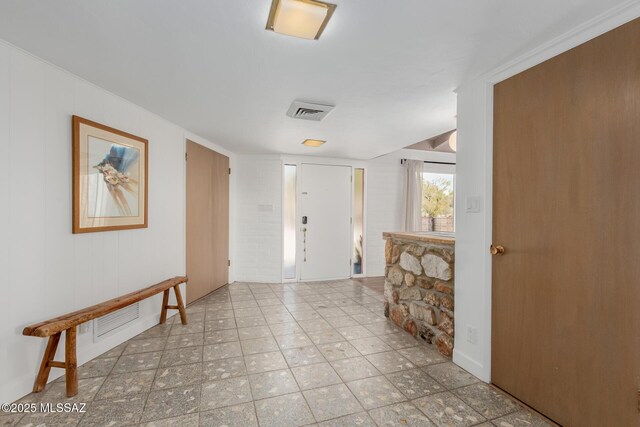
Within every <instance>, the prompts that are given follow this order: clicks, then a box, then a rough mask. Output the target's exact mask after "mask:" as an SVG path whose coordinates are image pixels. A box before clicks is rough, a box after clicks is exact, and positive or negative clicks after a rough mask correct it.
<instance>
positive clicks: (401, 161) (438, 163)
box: [400, 159, 456, 166]
mask: <svg viewBox="0 0 640 427" xmlns="http://www.w3.org/2000/svg"><path fill="white" fill-rule="evenodd" d="M406 161H407V159H400V164H401V165H404V162H406ZM424 163H431V164H433V165H452V166H455V165H456V164H455V163H449V162H429V161H427V160H425V161H424Z"/></svg>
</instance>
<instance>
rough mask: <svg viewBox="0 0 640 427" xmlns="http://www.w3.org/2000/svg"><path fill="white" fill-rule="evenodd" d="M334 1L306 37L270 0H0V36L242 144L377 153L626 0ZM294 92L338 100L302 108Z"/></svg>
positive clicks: (444, 118) (423, 132)
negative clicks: (269, 26)
mask: <svg viewBox="0 0 640 427" xmlns="http://www.w3.org/2000/svg"><path fill="white" fill-rule="evenodd" d="M334 2H335V3H337V4H338V8H337V9H336V12H335V14H334V16H333V18H332V19H331V21H330V22H329V25H328V26H327V28H326V30H325V32H324V34H323V35H322V38H321V39H320V40H319V41H310V40H302V39H296V38H292V37H287V36H283V35H279V34H276V33H273V32H269V31H265V30H264V27H265V24H266V20H267V15H268V13H269V7H270V3H271V0H226V1H223V0H55V1H52V0H2V1H1V2H0V38H2V39H5V40H7V41H9V42H10V43H13V44H15V45H17V46H19V47H21V48H23V49H25V50H27V51H29V52H32V53H34V54H35V55H37V56H40V57H42V58H44V59H46V60H48V61H50V62H52V63H54V64H56V65H58V66H60V67H62V68H65V69H67V70H69V71H71V72H73V73H75V74H77V75H79V76H81V77H83V78H85V79H86V80H88V81H91V82H93V83H95V84H97V85H99V86H101V87H103V88H105V89H107V90H110V91H111V92H114V93H116V94H118V95H120V96H122V97H124V98H126V99H129V100H131V101H133V102H135V103H136V104H138V105H141V106H142V107H144V108H146V109H148V110H150V111H152V112H154V113H156V114H158V115H160V116H162V117H165V118H167V119H169V120H171V121H173V122H174V123H177V124H179V125H181V126H183V127H185V128H186V129H189V130H190V131H191V132H193V133H196V134H198V135H201V136H203V137H206V138H208V139H210V140H211V141H213V142H215V143H218V144H220V145H222V146H224V147H226V148H228V149H229V150H232V151H234V152H238V153H289V154H317V155H322V156H336V157H351V158H361V159H368V158H372V157H375V156H378V155H381V154H385V153H388V152H390V151H393V150H396V149H399V148H402V147H406V146H408V145H410V144H413V143H415V142H418V141H421V140H424V139H426V138H429V137H432V136H435V135H438V134H441V133H443V132H445V131H448V130H450V129H453V128H454V127H455V125H456V120H455V115H456V97H455V93H454V90H455V88H456V87H457V86H459V85H460V84H461V83H462V82H464V81H466V80H468V79H470V78H472V77H474V76H477V75H478V74H481V73H482V72H484V71H487V70H489V69H491V68H493V67H494V66H496V65H498V64H499V63H501V62H503V61H505V60H507V59H509V58H512V57H515V56H517V55H518V54H521V53H523V52H525V51H527V50H529V49H531V48H532V47H534V46H536V45H538V44H540V43H542V42H544V41H546V40H549V39H552V38H554V37H556V36H558V35H560V34H562V33H563V32H565V31H567V30H569V29H570V28H572V27H575V26H577V25H579V24H581V23H583V22H585V21H587V20H589V19H591V18H593V17H594V16H596V15H598V14H600V13H602V12H604V11H606V10H608V9H610V8H612V7H614V6H616V5H618V4H620V3H623V1H620V0H535V1H528V0H453V1H451V0H449V1H447V0H395V1H390V0H335V1H334ZM294 99H300V100H305V101H316V102H321V103H328V104H335V105H336V108H335V110H334V111H333V112H332V113H331V114H329V116H327V118H325V119H324V120H323V121H322V122H310V121H301V120H294V119H291V118H289V117H287V116H286V115H285V113H286V111H287V108H288V107H289V105H290V103H291V101H293V100H294ZM307 138H313V139H324V140H327V141H328V142H327V144H325V145H324V146H323V147H321V148H317V149H313V148H307V147H303V146H302V145H301V142H302V141H303V140H304V139H307Z"/></svg>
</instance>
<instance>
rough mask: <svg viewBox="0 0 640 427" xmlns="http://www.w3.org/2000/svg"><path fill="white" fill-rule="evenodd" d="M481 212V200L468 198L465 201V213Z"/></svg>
mask: <svg viewBox="0 0 640 427" xmlns="http://www.w3.org/2000/svg"><path fill="white" fill-rule="evenodd" d="M481 211H482V198H481V197H479V196H469V197H467V199H466V201H465V212H467V213H480V212H481Z"/></svg>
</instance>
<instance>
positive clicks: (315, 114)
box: [287, 101, 334, 122]
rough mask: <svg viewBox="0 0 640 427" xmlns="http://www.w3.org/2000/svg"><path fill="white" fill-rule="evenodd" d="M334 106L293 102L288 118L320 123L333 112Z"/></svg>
mask: <svg viewBox="0 0 640 427" xmlns="http://www.w3.org/2000/svg"><path fill="white" fill-rule="evenodd" d="M333 107H334V106H333V105H323V104H313V103H311V102H302V101H293V102H292V103H291V107H289V110H288V111H287V116H289V117H292V118H294V119H302V120H313V121H316V122H319V121H320V120H322V119H324V118H325V116H326V115H327V114H329V113H330V112H331V110H333Z"/></svg>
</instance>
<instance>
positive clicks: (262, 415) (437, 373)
mask: <svg viewBox="0 0 640 427" xmlns="http://www.w3.org/2000/svg"><path fill="white" fill-rule="evenodd" d="M187 311H188V315H189V324H188V325H186V326H183V325H181V324H180V322H179V320H176V317H177V316H174V317H172V318H171V319H169V320H168V323H167V324H166V325H158V326H156V327H153V328H151V329H149V330H147V331H146V332H144V333H142V334H140V335H138V336H136V337H134V338H133V339H131V340H129V341H128V342H125V343H123V344H122V345H120V346H118V347H116V348H114V349H112V350H110V351H108V352H107V353H105V354H103V355H101V356H100V357H98V358H96V359H94V360H92V361H90V362H88V363H86V364H85V365H83V366H82V367H80V368H79V376H80V380H79V390H80V391H79V393H78V395H77V396H75V397H74V398H72V399H67V398H66V397H65V386H64V383H63V382H62V381H60V380H57V381H55V382H53V383H51V384H49V385H48V386H47V388H46V389H45V391H44V392H42V393H38V394H30V395H28V396H25V397H24V398H23V399H21V401H25V402H29V401H41V402H67V401H74V402H87V403H88V405H87V411H86V412H85V413H84V414H77V413H76V414H64V413H57V414H27V415H16V416H14V415H0V426H5V425H12V426H13V425H16V426H36V425H37V426H75V425H79V426H125V425H143V426H198V425H200V426H243V427H244V426H247V427H250V426H263V427H264V426H274V427H286V426H303V425H317V426H360V427H367V426H376V425H377V426H382V425H384V426H472V425H479V426H483V427H486V426H498V427H509V426H514V427H519V426H527V427H537V426H547V425H549V424H547V423H546V422H545V421H544V420H543V419H542V418H540V417H539V416H537V415H536V414H534V413H531V412H530V411H528V410H527V409H525V408H523V407H521V406H520V405H519V404H518V403H517V402H515V401H513V400H511V399H510V398H509V397H507V396H505V395H504V394H502V393H500V392H499V391H497V390H495V389H493V388H492V387H489V386H487V385H486V384H484V383H482V382H480V381H479V380H478V379H477V378H475V377H474V376H472V375H470V374H469V373H467V372H466V371H464V370H462V369H460V368H458V367H457V366H456V365H454V364H452V363H451V362H450V361H449V360H448V359H446V358H444V357H442V356H441V355H440V354H439V353H437V352H436V351H435V350H434V349H433V348H431V347H429V346H426V345H424V344H423V343H421V342H419V341H417V340H414V339H413V338H412V337H411V336H409V335H408V334H407V333H406V332H404V331H402V330H400V329H399V328H397V327H396V326H395V325H393V324H392V323H390V322H389V321H388V320H386V319H385V317H384V316H383V315H382V312H383V309H382V295H381V290H380V287H379V286H366V285H363V283H362V282H361V281H352V280H344V281H331V282H321V283H299V284H277V285H275V284H258V283H252V284H248V283H234V284H232V285H230V286H228V287H224V288H222V289H220V290H218V291H216V292H215V293H213V294H211V295H209V296H208V297H206V298H205V299H204V300H202V301H199V302H197V303H196V304H194V305H192V306H190V307H189V308H188V309H187Z"/></svg>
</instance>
